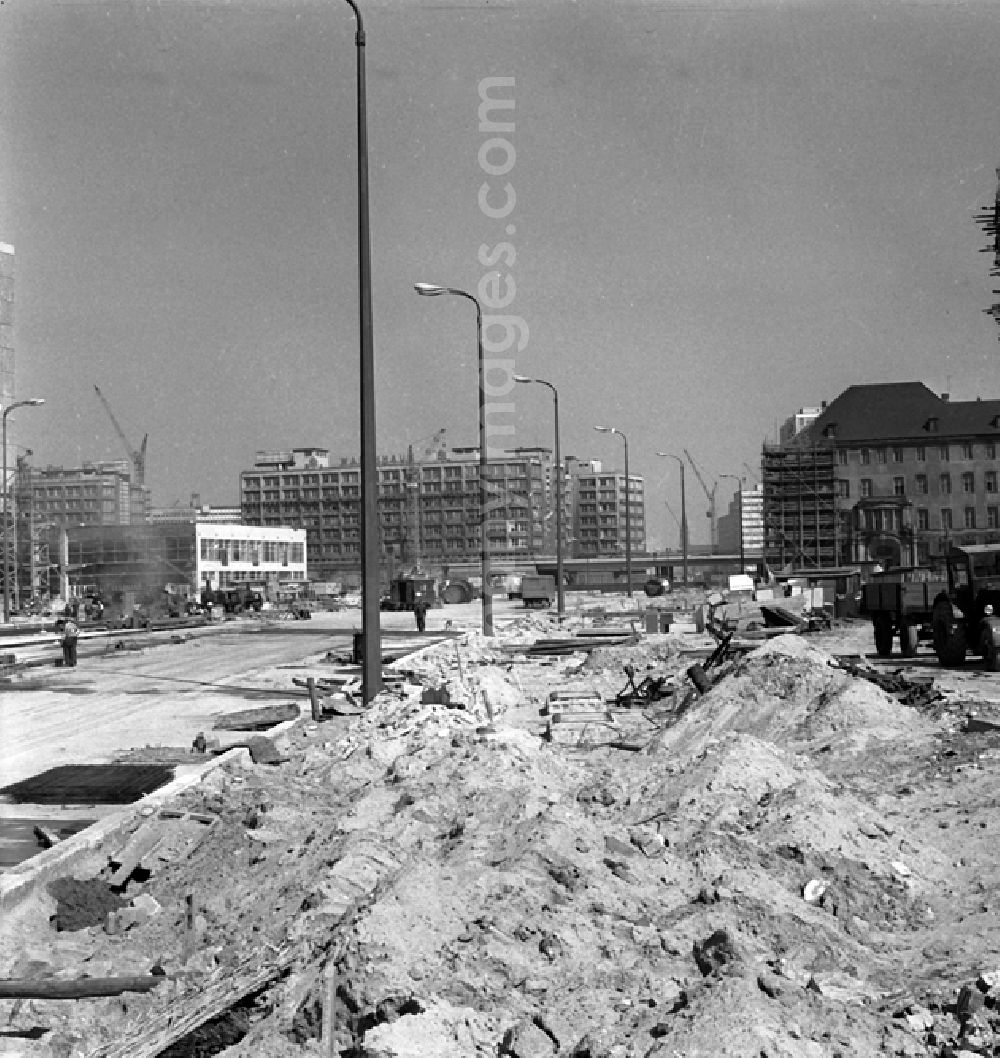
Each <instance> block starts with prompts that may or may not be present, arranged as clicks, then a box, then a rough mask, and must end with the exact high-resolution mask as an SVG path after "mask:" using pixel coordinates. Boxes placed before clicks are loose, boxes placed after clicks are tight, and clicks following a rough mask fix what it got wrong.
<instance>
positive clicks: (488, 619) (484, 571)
mask: <svg viewBox="0 0 1000 1058" xmlns="http://www.w3.org/2000/svg"><path fill="white" fill-rule="evenodd" d="M413 289H414V290H416V292H417V293H418V294H422V295H423V296H424V297H429V298H430V297H437V296H438V295H439V294H454V295H455V296H456V297H459V298H465V299H466V300H468V301H471V302H472V304H473V305H475V306H476V345H477V349H478V356H479V516H480V529H479V563H480V576H481V577H482V580H483V635H484V636H491V635H493V595H492V587H491V585H490V541H489V536H488V535H487V532H486V500H487V487H486V469H487V465H488V463H487V459H486V362H485V358H484V356H483V307H482V305H480V304H479V299H478V298H476V297H475V296H474V295H473V294H470V293H469V292H468V291H467V290H458V289H457V288H456V287H441V286H437V285H436V284H434V283H414V284H413Z"/></svg>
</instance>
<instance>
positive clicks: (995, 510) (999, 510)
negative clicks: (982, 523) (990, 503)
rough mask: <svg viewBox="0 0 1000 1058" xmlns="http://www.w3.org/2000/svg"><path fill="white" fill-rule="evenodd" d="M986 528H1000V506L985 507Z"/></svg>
mask: <svg viewBox="0 0 1000 1058" xmlns="http://www.w3.org/2000/svg"><path fill="white" fill-rule="evenodd" d="M986 528H987V529H1000V507H987V508H986Z"/></svg>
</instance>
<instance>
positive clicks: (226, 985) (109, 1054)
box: [86, 945, 301, 1058]
mask: <svg viewBox="0 0 1000 1058" xmlns="http://www.w3.org/2000/svg"><path fill="white" fill-rule="evenodd" d="M300 951H301V947H300V946H299V945H286V946H285V947H284V948H282V949H280V950H279V951H278V952H277V954H276V955H275V957H274V958H273V959H272V960H271V961H270V962H267V963H264V964H256V965H254V964H252V963H251V964H249V965H248V964H247V963H244V964H243V966H242V967H239V968H238V969H237V970H235V971H233V970H228V969H227V970H226V971H224V976H223V977H222V978H221V979H219V980H216V981H213V982H212V983H211V984H209V985H207V986H197V987H192V988H191V989H190V990H189V991H188V992H187V993H185V995H184V996H182V997H178V999H177V1000H175V1001H174V1002H173V1003H171V1005H170V1007H169V1009H167V1010H164V1011H161V1012H160V1013H159V1014H155V1015H153V1016H149V1017H145V1018H144V1019H143V1023H142V1027H141V1028H139V1029H138V1031H136V1032H133V1033H130V1034H129V1035H128V1036H127V1037H126V1038H124V1039H119V1040H117V1041H115V1042H114V1043H110V1044H106V1045H104V1046H102V1047H98V1048H96V1049H95V1050H92V1051H89V1052H88V1053H87V1055H86V1058H157V1055H159V1054H160V1053H162V1052H163V1051H165V1050H166V1049H167V1048H168V1047H169V1046H170V1045H171V1044H172V1043H176V1042H177V1041H178V1040H181V1039H183V1038H184V1037H185V1036H187V1035H188V1033H190V1032H194V1030H195V1029H196V1028H198V1026H199V1025H204V1023H205V1022H206V1021H208V1020H209V1019H210V1018H214V1017H215V1016H216V1015H217V1014H221V1013H222V1012H223V1011H224V1010H228V1009H229V1007H231V1006H232V1005H233V1004H234V1003H238V1002H239V1001H240V1000H241V999H243V998H244V997H245V996H248V995H250V993H251V992H256V991H258V990H259V989H261V988H263V987H264V985H266V984H267V983H268V982H269V981H272V980H273V979H274V978H275V977H278V976H279V975H280V974H281V973H283V972H284V971H285V970H286V969H287V968H288V967H289V966H291V965H292V963H293V962H294V961H295V959H296V958H297V956H298V954H299V952H300Z"/></svg>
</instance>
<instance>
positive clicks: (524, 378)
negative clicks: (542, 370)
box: [510, 375, 535, 382]
mask: <svg viewBox="0 0 1000 1058" xmlns="http://www.w3.org/2000/svg"><path fill="white" fill-rule="evenodd" d="M510 377H511V379H512V381H514V382H534V381H535V380H534V379H533V378H528V376H527V375H511V376H510Z"/></svg>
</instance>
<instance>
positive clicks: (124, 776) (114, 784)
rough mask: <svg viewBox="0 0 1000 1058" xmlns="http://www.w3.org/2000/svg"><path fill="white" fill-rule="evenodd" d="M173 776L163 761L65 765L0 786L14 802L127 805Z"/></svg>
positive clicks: (0, 791)
mask: <svg viewBox="0 0 1000 1058" xmlns="http://www.w3.org/2000/svg"><path fill="white" fill-rule="evenodd" d="M173 777H174V769H173V768H172V767H169V766H167V765H163V764H64V765H62V766H60V767H58V768H50V769H49V770H48V771H43V772H42V773H41V775H33V776H32V777H31V778H30V779H23V780H22V781H21V782H15V783H11V785H10V786H4V787H3V788H0V797H2V798H3V799H4V800H6V801H12V802H14V803H15V804H35V805H76V804H102V805H127V804H131V803H132V802H133V801H137V800H138V799H139V798H140V797H142V795H143V794H148V793H152V791H153V790H157V789H159V788H160V787H161V786H163V785H164V784H166V783H168V782H170V780H171V779H172V778H173Z"/></svg>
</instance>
